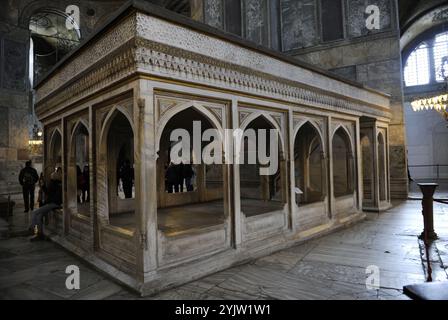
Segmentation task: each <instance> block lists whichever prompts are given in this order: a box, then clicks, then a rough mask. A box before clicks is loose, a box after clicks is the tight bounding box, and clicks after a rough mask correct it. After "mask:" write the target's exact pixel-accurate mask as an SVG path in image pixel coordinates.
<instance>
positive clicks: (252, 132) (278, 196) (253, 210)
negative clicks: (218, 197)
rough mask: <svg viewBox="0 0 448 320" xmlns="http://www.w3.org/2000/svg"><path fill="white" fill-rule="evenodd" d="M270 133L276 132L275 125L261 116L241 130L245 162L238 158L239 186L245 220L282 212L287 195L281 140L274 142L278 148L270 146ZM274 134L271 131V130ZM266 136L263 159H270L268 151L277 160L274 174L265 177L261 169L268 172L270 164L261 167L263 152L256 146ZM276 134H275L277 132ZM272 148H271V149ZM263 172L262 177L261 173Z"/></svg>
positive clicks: (271, 140)
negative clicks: (264, 214)
mask: <svg viewBox="0 0 448 320" xmlns="http://www.w3.org/2000/svg"><path fill="white" fill-rule="evenodd" d="M270 130H275V127H274V125H273V124H272V123H271V122H270V121H268V120H267V119H266V118H265V117H264V116H259V117H257V118H256V119H254V120H252V121H251V122H250V123H249V124H248V126H247V127H246V128H245V130H244V136H243V140H242V146H241V148H242V150H241V151H242V152H241V154H242V155H243V156H244V159H240V163H241V164H239V166H240V187H241V211H242V212H243V213H244V214H245V216H246V217H249V216H256V215H259V214H263V213H267V212H273V211H278V210H282V209H283V206H284V204H285V202H286V199H285V197H286V194H285V190H284V187H283V184H284V181H285V180H284V179H285V177H284V173H283V170H282V169H283V165H282V159H281V155H280V151H281V142H280V137H279V136H278V139H277V146H275V145H272V144H273V143H275V139H272V137H271V135H270V133H271V131H270ZM273 132H274V131H273ZM263 133H264V134H265V137H266V143H265V144H264V145H265V146H266V148H265V153H266V156H267V155H268V154H269V157H270V158H271V159H273V157H274V155H272V154H271V153H270V152H271V151H273V150H275V151H274V152H277V154H276V155H275V156H276V157H277V168H275V167H274V166H272V168H271V169H272V171H274V170H275V169H276V171H275V172H270V171H269V172H266V173H271V174H270V175H267V174H265V173H264V172H263V169H268V168H267V167H268V166H269V165H272V164H273V163H272V164H271V163H269V164H263V163H262V162H261V159H260V155H261V153H263V152H262V151H261V150H260V149H259V147H260V145H261V144H263V142H261V144H260V142H259V141H260V139H263V137H262V134H263ZM276 134H277V135H278V132H277V133H276ZM271 146H272V149H271ZM262 173H263V174H262Z"/></svg>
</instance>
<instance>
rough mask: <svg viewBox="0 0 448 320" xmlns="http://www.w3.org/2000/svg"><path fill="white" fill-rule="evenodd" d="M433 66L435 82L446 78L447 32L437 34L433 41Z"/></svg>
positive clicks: (447, 58)
mask: <svg viewBox="0 0 448 320" xmlns="http://www.w3.org/2000/svg"><path fill="white" fill-rule="evenodd" d="M434 65H435V68H436V81H444V80H445V77H448V32H444V33H441V34H438V35H437V36H436V38H435V40H434Z"/></svg>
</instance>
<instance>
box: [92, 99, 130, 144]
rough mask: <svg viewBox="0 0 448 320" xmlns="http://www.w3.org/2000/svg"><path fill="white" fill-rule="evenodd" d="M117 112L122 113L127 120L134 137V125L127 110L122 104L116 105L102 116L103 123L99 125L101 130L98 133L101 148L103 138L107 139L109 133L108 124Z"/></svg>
mask: <svg viewBox="0 0 448 320" xmlns="http://www.w3.org/2000/svg"><path fill="white" fill-rule="evenodd" d="M119 113H121V114H123V116H124V117H125V118H126V119H127V120H128V122H129V125H130V126H131V129H132V134H133V135H134V137H135V126H134V121H133V119H132V117H131V115H130V114H129V113H128V111H127V110H126V109H125V108H123V107H122V106H117V105H116V106H114V107H113V108H112V109H111V110H110V111H109V112H108V113H107V115H106V117H105V118H104V121H103V125H102V127H101V131H100V135H99V137H100V140H99V146H100V148H101V146H103V145H104V139H106V140H107V134H108V133H109V129H110V125H111V124H112V122H113V121H114V119H115V117H116V116H117V115H118V114H119Z"/></svg>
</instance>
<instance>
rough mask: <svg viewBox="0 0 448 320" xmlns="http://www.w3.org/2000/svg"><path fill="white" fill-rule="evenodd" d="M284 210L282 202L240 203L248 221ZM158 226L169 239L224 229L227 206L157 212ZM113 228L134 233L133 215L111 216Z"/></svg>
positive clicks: (192, 206)
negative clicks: (206, 229)
mask: <svg viewBox="0 0 448 320" xmlns="http://www.w3.org/2000/svg"><path fill="white" fill-rule="evenodd" d="M283 206H284V205H283V204H282V203H280V202H279V201H262V200H256V199H241V210H242V211H243V212H244V214H245V215H246V217H251V216H255V215H257V214H263V213H266V212H272V211H276V210H281V209H283ZM157 222H158V226H159V230H161V231H163V232H164V233H165V234H166V235H168V236H169V235H174V234H176V233H178V232H183V231H186V230H192V229H196V228H204V227H210V226H216V225H221V224H224V222H225V215H224V203H223V201H222V200H217V201H210V202H204V203H195V204H188V205H182V206H176V207H169V208H163V209H158V211H157ZM110 224H111V225H113V226H117V227H121V228H125V229H128V230H132V231H133V230H134V229H135V216H134V213H133V212H130V213H120V214H117V215H114V216H111V217H110Z"/></svg>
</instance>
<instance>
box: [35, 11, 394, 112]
mask: <svg viewBox="0 0 448 320" xmlns="http://www.w3.org/2000/svg"><path fill="white" fill-rule="evenodd" d="M137 18H138V16H137ZM137 18H136V16H131V17H128V18H127V19H126V20H124V21H123V22H122V23H121V24H119V25H117V26H116V27H115V28H114V29H112V30H110V31H109V32H107V33H106V34H105V35H104V36H102V37H101V38H99V39H98V40H97V41H96V42H94V43H92V44H91V45H90V46H87V47H85V48H84V50H83V51H82V52H81V53H80V54H79V55H78V56H76V57H74V58H73V59H72V61H69V62H67V63H66V64H65V65H62V66H61V68H60V69H58V70H57V71H56V72H55V73H54V74H53V75H52V76H51V77H49V78H48V80H47V81H45V82H44V83H43V84H42V85H40V86H39V88H38V90H37V99H36V100H37V108H36V110H37V114H38V116H41V115H43V114H45V113H47V112H49V110H53V108H54V107H57V109H60V108H64V107H65V106H68V105H70V104H72V103H76V102H77V101H79V100H81V99H83V98H85V97H87V96H89V95H91V94H94V93H95V92H98V91H100V90H102V89H104V88H107V87H108V86H110V85H111V84H113V83H115V82H116V81H119V80H122V79H124V78H126V77H129V76H131V75H133V74H137V73H146V74H148V75H151V76H155V77H157V76H159V77H164V78H171V79H174V80H178V81H181V82H188V83H192V84H200V85H208V86H213V87H216V88H219V89H227V90H232V91H238V92H242V93H244V94H251V95H256V96H261V97H266V98H269V99H272V98H273V99H276V100H280V101H282V100H283V101H285V102H289V103H295V104H301V105H306V106H314V107H319V108H324V109H328V110H332V111H337V112H344V113H349V114H369V115H371V116H374V117H385V118H390V111H388V109H387V108H384V107H381V106H376V105H366V104H365V103H362V102H361V101H358V100H354V99H350V98H348V97H345V96H342V95H341V96H338V95H336V94H334V93H329V92H326V90H325V88H310V87H307V86H306V85H304V84H303V83H299V82H298V81H297V82H296V81H291V80H290V79H286V78H281V77H279V76H275V75H272V74H269V73H263V72H261V71H259V70H254V69H253V68H249V67H247V66H244V65H240V64H236V63H231V62H228V61H223V60H219V59H216V58H213V57H211V56H207V55H205V54H199V53H195V52H191V51H188V50H185V49H183V48H177V47H173V46H169V45H167V44H162V43H158V42H154V41H151V40H148V39H143V38H141V37H137V32H138V30H137V29H138V28H137V27H136V25H137V24H138V22H137V21H136V20H137ZM259 63H263V61H262V60H260V61H259ZM298 80H299V79H298ZM358 90H359V89H358Z"/></svg>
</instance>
